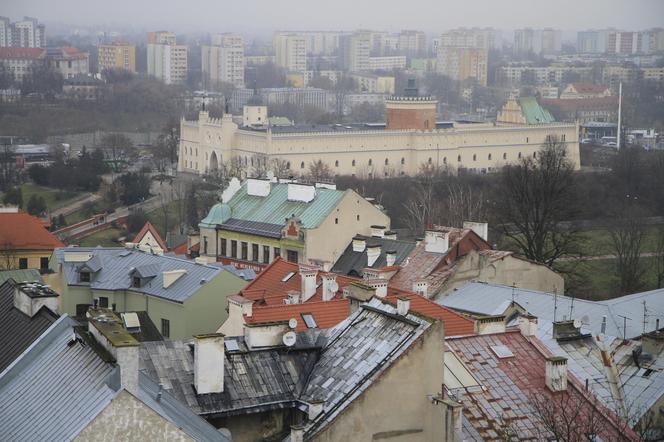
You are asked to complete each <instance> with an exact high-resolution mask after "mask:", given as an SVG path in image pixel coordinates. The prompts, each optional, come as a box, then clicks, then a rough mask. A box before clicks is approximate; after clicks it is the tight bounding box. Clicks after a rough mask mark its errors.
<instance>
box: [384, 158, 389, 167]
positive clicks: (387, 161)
mask: <svg viewBox="0 0 664 442" xmlns="http://www.w3.org/2000/svg"><path fill="white" fill-rule="evenodd" d="M388 164H390V160H388V159H387V158H385V165H386V166H387V165H388Z"/></svg>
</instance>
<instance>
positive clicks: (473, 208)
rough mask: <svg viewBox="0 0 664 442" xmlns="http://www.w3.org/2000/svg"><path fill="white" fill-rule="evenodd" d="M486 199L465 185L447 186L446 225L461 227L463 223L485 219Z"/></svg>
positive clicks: (478, 191) (482, 194)
mask: <svg viewBox="0 0 664 442" xmlns="http://www.w3.org/2000/svg"><path fill="white" fill-rule="evenodd" d="M485 201H486V197H485V196H484V192H482V191H481V190H473V188H472V187H471V186H469V185H467V184H465V185H464V184H459V183H453V184H448V185H447V207H446V210H445V213H446V224H447V225H449V226H453V227H462V226H463V222H464V221H481V220H484V219H486V217H487V210H486V205H485Z"/></svg>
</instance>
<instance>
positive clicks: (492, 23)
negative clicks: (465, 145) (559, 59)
mask: <svg viewBox="0 0 664 442" xmlns="http://www.w3.org/2000/svg"><path fill="white" fill-rule="evenodd" d="M404 5H407V6H404ZM128 11H130V12H129V13H128ZM0 15H3V16H7V17H9V18H10V19H11V20H12V21H14V20H18V19H20V18H22V17H23V16H32V17H36V18H37V19H39V20H40V21H41V22H44V23H46V24H47V25H48V24H49V23H51V24H53V25H54V26H55V27H56V28H59V27H60V26H62V25H70V26H74V27H82V28H85V27H93V28H97V29H99V30H113V29H119V30H128V29H133V30H136V31H141V30H147V29H168V30H173V31H175V32H203V33H204V32H226V31H230V32H244V33H248V34H267V33H270V32H273V31H275V30H279V29H288V30H342V31H345V30H352V29H357V28H370V29H376V30H386V31H397V30H400V29H417V30H422V31H425V32H428V33H436V32H440V31H443V30H445V29H451V28H456V27H473V26H478V27H494V28H496V29H504V30H510V29H516V28H520V27H532V28H543V27H553V28H557V29H561V30H563V31H574V30H583V29H591V28H609V27H614V28H619V29H625V30H634V31H637V30H642V29H646V28H650V27H657V26H662V25H663V24H662V17H664V1H661V0H632V1H624V0H604V1H602V0H576V1H573V0H558V1H556V2H551V1H538V0H507V1H506V2H500V3H499V2H494V1H491V0H466V1H464V2H463V3H461V4H458V2H450V1H440V0H439V1H436V0H414V1H410V2H407V3H403V2H398V3H397V2H387V1H378V0H365V1H363V2H357V1H349V0H337V1H335V2H329V3H322V2H321V3H315V2H311V1H304V0H282V1H281V2H279V3H275V2H268V1H266V0H251V1H249V2H242V3H235V2H234V3H232V4H220V2H218V1H212V0H194V1H190V2H186V3H183V2H172V1H157V0H145V1H138V2H137V1H128V0H116V1H115V2H112V3H111V2H95V1H90V0H86V1H83V0H63V1H60V2H52V1H46V0H9V2H8V3H6V4H5V5H3V8H2V10H0ZM47 32H48V29H47Z"/></svg>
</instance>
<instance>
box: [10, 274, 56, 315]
mask: <svg viewBox="0 0 664 442" xmlns="http://www.w3.org/2000/svg"><path fill="white" fill-rule="evenodd" d="M14 307H16V308H17V309H19V310H20V311H22V312H23V313H24V314H26V315H28V316H29V317H31V318H32V317H33V316H34V315H36V314H37V312H39V310H40V309H41V308H42V307H47V308H48V309H49V310H51V311H52V312H53V313H56V314H57V313H58V311H59V307H60V299H59V295H58V294H57V293H56V292H54V291H53V290H51V288H50V287H49V286H47V285H44V284H41V283H39V282H21V283H15V284H14Z"/></svg>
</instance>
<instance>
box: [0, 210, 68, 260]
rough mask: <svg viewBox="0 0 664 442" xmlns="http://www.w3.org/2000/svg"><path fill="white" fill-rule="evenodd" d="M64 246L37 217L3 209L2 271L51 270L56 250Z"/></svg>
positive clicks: (0, 221)
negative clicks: (50, 265)
mask: <svg viewBox="0 0 664 442" xmlns="http://www.w3.org/2000/svg"><path fill="white" fill-rule="evenodd" d="M58 247H64V244H62V243H61V242H60V240H58V238H56V237H55V236H54V235H53V234H51V233H50V232H49V231H48V230H47V229H46V226H45V224H44V223H43V222H42V221H41V220H40V219H39V218H36V217H34V216H31V215H28V214H27V213H25V212H21V211H20V210H18V208H16V207H0V269H39V270H40V271H41V272H46V271H48V269H49V259H50V258H51V255H52V254H53V249H56V248H58Z"/></svg>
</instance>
